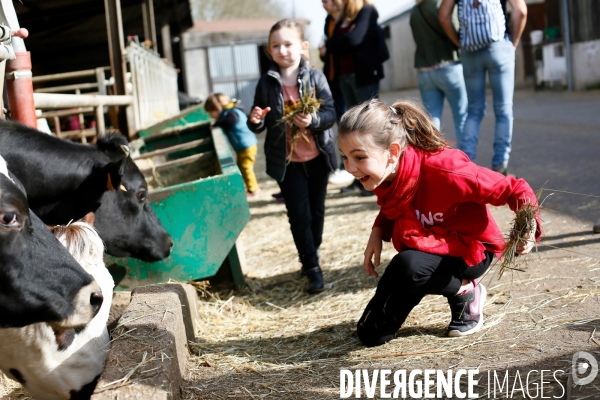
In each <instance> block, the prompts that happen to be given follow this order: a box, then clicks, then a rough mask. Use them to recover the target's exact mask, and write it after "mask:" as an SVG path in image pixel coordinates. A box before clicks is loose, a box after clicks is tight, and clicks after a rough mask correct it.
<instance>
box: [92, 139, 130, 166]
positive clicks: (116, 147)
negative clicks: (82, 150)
mask: <svg viewBox="0 0 600 400" xmlns="http://www.w3.org/2000/svg"><path fill="white" fill-rule="evenodd" d="M96 148H97V149H98V150H100V151H101V152H102V153H104V154H106V155H107V156H108V157H109V158H110V160H111V161H120V160H122V159H124V158H127V157H128V156H129V146H128V143H127V138H125V136H123V135H118V134H115V135H105V136H99V137H98V141H97V142H96Z"/></svg>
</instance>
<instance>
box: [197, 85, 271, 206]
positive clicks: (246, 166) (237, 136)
mask: <svg viewBox="0 0 600 400" xmlns="http://www.w3.org/2000/svg"><path fill="white" fill-rule="evenodd" d="M204 109H205V110H206V111H207V112H208V113H209V114H210V116H211V117H212V118H214V119H215V120H216V121H215V123H214V124H213V126H218V127H220V128H221V129H222V130H223V132H225V135H227V138H228V139H229V142H230V143H231V146H232V147H233V150H235V153H236V155H237V165H238V167H239V169H240V172H241V173H242V178H243V179H244V184H245V185H246V196H247V197H248V198H253V197H256V196H257V193H258V192H259V190H260V188H259V187H258V181H257V180H256V175H255V174H254V163H255V162H256V152H257V150H258V146H257V142H258V141H257V140H256V135H255V134H254V133H253V132H252V131H251V130H250V129H248V126H247V125H246V122H247V120H248V117H246V114H244V112H243V111H242V110H241V109H240V108H238V107H236V102H235V101H232V100H231V98H229V96H227V95H224V94H223V93H211V94H210V95H209V96H208V98H207V99H206V102H205V103H204Z"/></svg>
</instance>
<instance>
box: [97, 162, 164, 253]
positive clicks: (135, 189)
mask: <svg viewBox="0 0 600 400" xmlns="http://www.w3.org/2000/svg"><path fill="white" fill-rule="evenodd" d="M147 195H148V184H147V183H146V180H145V179H144V175H143V174H142V173H141V172H140V170H139V168H138V167H137V166H136V165H135V163H134V162H133V161H131V159H128V162H127V163H126V165H125V173H124V174H123V176H122V177H121V184H120V185H119V187H118V188H116V190H114V191H110V192H106V193H104V195H103V196H102V200H101V202H102V204H101V206H100V208H98V210H97V211H96V219H95V223H94V227H95V228H96V230H97V231H98V233H99V234H100V237H101V238H102V240H104V244H105V246H106V247H105V249H106V252H107V253H108V254H110V255H113V256H115V257H135V258H139V259H140V260H143V261H147V262H153V261H158V260H162V259H164V258H167V257H168V256H169V254H170V253H171V247H172V246H173V241H172V240H171V237H170V236H169V234H168V233H167V232H166V231H165V229H164V228H163V227H162V225H161V224H160V221H159V220H158V217H157V216H156V214H154V211H153V210H152V207H151V206H150V203H148V199H147Z"/></svg>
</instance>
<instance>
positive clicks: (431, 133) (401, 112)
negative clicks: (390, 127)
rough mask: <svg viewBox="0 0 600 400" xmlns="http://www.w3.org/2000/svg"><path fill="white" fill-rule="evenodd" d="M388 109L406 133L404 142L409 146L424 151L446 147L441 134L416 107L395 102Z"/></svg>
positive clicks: (404, 102)
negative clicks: (396, 117)
mask: <svg viewBox="0 0 600 400" xmlns="http://www.w3.org/2000/svg"><path fill="white" fill-rule="evenodd" d="M390 108H391V110H392V111H393V112H394V113H395V114H396V115H397V116H398V117H399V119H400V121H399V123H400V125H401V126H402V127H403V128H404V131H405V132H406V140H407V142H408V143H409V144H410V145H411V146H413V147H416V148H418V149H421V150H425V151H436V150H441V149H443V148H444V147H448V144H447V143H446V141H445V140H444V137H443V136H442V134H441V132H440V131H439V130H438V129H437V128H436V127H435V125H433V123H432V122H431V120H430V119H429V117H428V116H427V114H425V113H424V112H423V111H422V110H421V109H420V108H419V107H418V106H417V105H415V104H413V103H411V102H408V101H397V102H396V103H394V104H393V105H392V106H391V107H390Z"/></svg>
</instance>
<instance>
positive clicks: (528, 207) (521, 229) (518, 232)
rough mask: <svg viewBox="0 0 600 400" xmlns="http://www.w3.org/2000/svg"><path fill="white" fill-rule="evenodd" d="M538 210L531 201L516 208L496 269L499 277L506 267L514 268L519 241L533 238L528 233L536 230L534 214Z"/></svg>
mask: <svg viewBox="0 0 600 400" xmlns="http://www.w3.org/2000/svg"><path fill="white" fill-rule="evenodd" d="M538 211H539V207H538V206H537V205H534V204H531V203H527V204H525V205H524V206H522V207H521V208H519V209H517V212H516V215H515V218H514V220H513V223H512V226H511V229H510V232H509V235H508V240H507V242H506V246H505V247H504V251H503V252H502V263H501V264H500V268H499V269H498V277H499V278H502V274H504V271H505V270H506V269H513V270H514V269H516V264H517V253H516V251H517V246H518V245H519V242H524V241H526V240H528V239H529V240H531V239H533V238H530V237H529V235H530V234H531V233H532V232H535V230H536V222H535V216H536V214H537V213H538Z"/></svg>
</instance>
